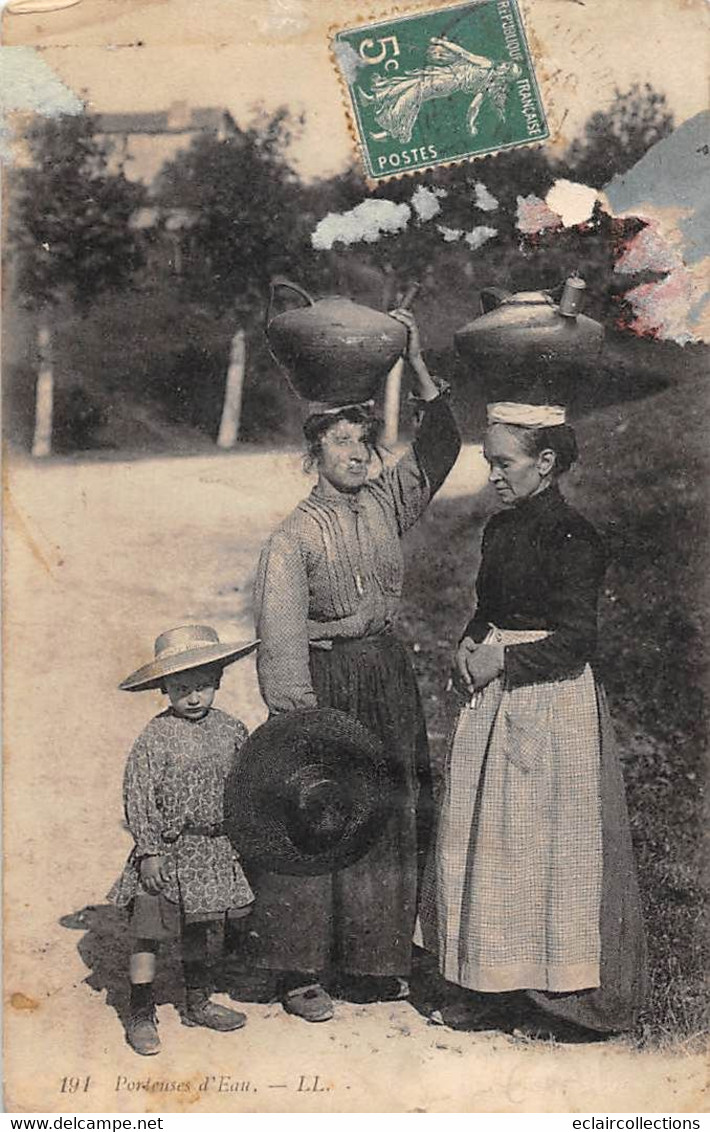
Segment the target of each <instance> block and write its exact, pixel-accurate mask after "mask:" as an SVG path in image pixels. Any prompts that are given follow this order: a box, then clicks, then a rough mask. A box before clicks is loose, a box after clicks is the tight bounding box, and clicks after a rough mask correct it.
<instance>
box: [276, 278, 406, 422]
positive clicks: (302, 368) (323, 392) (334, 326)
mask: <svg viewBox="0 0 710 1132" xmlns="http://www.w3.org/2000/svg"><path fill="white" fill-rule="evenodd" d="M277 287H288V288H290V289H291V290H292V291H295V292H296V294H297V295H299V296H300V297H301V298H302V299H304V300H305V303H306V305H305V306H303V307H298V308H292V309H291V310H285V311H282V312H281V313H280V314H277V315H273V316H272V313H271V312H272V307H273V300H274V292H275V290H276V288H277ZM403 305H404V304H403ZM265 331H266V337H267V339H268V343H269V346H270V348H271V352H272V354H273V355H274V357H275V358H276V360H277V361H278V362H279V363H280V364H281V365H282V366H283V367H284V369H285V371H286V374H287V377H288V380H289V384H290V385H291V388H292V389H293V391H294V393H296V394H297V395H298V396H299V397H302V398H304V399H305V400H307V401H322V402H324V403H326V404H342V403H343V402H344V401H356V402H357V401H369V400H371V399H373V398H375V397H376V396H377V395H378V394H379V392H380V390H381V387H382V383H383V382H384V379H385V377H386V376H387V374H388V373H389V371H390V369H391V368H392V366H393V365H394V363H395V362H396V361H397V358H399V357H400V356H401V354H402V353H403V352H404V350H405V348H406V345H407V331H406V330H405V328H404V326H403V325H402V324H401V322H397V321H396V319H394V318H390V317H389V315H386V314H383V313H382V312H381V311H376V310H372V308H371V307H365V306H361V305H360V304H359V303H354V302H353V301H352V299H346V298H343V297H341V296H337V295H336V296H333V297H331V298H327V299H319V300H318V301H315V300H314V299H312V298H311V296H310V295H309V294H308V292H307V291H304V289H303V287H299V286H298V284H297V283H291V282H290V281H289V280H288V279H283V278H280V277H279V278H277V279H274V280H272V283H271V294H270V296H269V306H268V309H267V313H266V326H265Z"/></svg>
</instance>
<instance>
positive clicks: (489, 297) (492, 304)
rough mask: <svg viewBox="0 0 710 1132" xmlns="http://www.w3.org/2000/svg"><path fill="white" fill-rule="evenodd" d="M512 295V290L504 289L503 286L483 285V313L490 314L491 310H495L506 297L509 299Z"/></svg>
mask: <svg viewBox="0 0 710 1132" xmlns="http://www.w3.org/2000/svg"><path fill="white" fill-rule="evenodd" d="M510 295H511V292H510V291H506V290H504V288H503V287H482V288H481V293H480V295H479V301H480V304H481V314H488V312H489V311H493V310H495V309H496V307H499V306H501V305H502V304H503V303H504V302H505V301H506V299H509V298H510Z"/></svg>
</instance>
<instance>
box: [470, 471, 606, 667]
mask: <svg viewBox="0 0 710 1132" xmlns="http://www.w3.org/2000/svg"><path fill="white" fill-rule="evenodd" d="M605 568H606V562H605V554H604V549H603V545H602V542H601V539H600V537H599V535H598V534H597V532H596V530H595V529H594V527H593V526H592V525H591V523H589V522H588V521H587V520H586V519H585V518H584V517H583V516H582V515H580V514H579V513H578V512H577V511H575V510H574V508H572V507H570V505H569V504H568V503H567V502H566V501H565V500H564V498H563V497H562V495H561V494H560V492H559V489H558V488H557V486H556V485H552V486H550V487H549V488H547V489H546V490H545V491H543V492H541V493H540V494H539V495H535V496H533V497H532V498H530V499H527V500H524V501H523V502H522V503H520V504H518V506H516V507H514V508H512V509H511V510H509V511H501V512H499V513H498V514H497V515H494V516H493V517H492V518H491V519H490V520H489V521H488V523H487V524H486V528H485V531H484V535H483V544H482V549H481V565H480V568H479V572H478V578H477V581H476V593H477V599H478V601H477V607H476V612H475V615H474V617H473V618H472V619H471V620H470V621H469V623H468V625H467V626H466V629H465V630H464V634H463V635H464V636H469V637H471V638H472V639H473V640H474V641H482V640H483V639H484V637H485V636H486V634H487V632H488V630H489V628H490V626H492V625H494V626H496V627H497V628H499V629H546V630H548V636H547V637H545V638H543V639H542V640H539V641H533V642H529V643H525V644H518V645H507V646H506V648H505V661H504V665H505V680H506V683H507V684H508V686H510V687H516V686H520V685H523V684H537V683H540V682H545V681H549V680H561V679H565V678H566V677H569V676H574V675H577V674H578V673H579V672H581V671H582V669H583V668H584V666H585V665H586V664H587V663H589V662H591V661H592V660H593V659H594V656H595V652H596V645H597V606H598V600H599V593H600V590H601V586H602V582H603V578H604V572H605Z"/></svg>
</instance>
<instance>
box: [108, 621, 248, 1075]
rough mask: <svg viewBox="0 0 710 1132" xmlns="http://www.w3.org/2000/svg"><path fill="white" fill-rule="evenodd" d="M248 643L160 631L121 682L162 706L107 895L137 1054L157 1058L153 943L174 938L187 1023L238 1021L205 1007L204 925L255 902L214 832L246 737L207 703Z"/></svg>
mask: <svg viewBox="0 0 710 1132" xmlns="http://www.w3.org/2000/svg"><path fill="white" fill-rule="evenodd" d="M257 643H258V642H257V641H252V642H249V643H246V642H243V643H238V644H223V643H221V642H220V640H219V637H218V636H217V633H216V632H215V631H214V629H211V628H209V627H208V626H206V625H185V626H181V627H180V628H177V629H169V630H168V631H167V632H166V633H162V634H161V636H159V637H158V639H157V640H156V642H155V659H154V660H153V661H151V662H150V663H149V664H146V665H144V666H143V667H142V668H139V669H138V671H137V672H134V673H133V674H132V675H131V676H129V677H127V679H126V680H124V681H123V683H122V684H121V689H122V690H124V691H127V692H140V691H144V690H146V689H148V688H160V689H161V690H162V691H163V692H164V694H165V695H167V697H168V699H169V700H170V707H168V708H167V709H166V710H165V711H163V712H161V713H160V715H157V716H155V718H154V719H152V720H151V721H150V723H149V724H148V726H147V727H146V728H145V729H144V730H143V731H142V732H141V734H140V735H139V736H138V738H137V740H136V742H135V743H134V744H133V748H132V750H131V753H130V755H129V757H128V763H127V765H126V772H125V777H124V785H123V798H124V806H125V811H126V820H127V822H128V827H129V829H130V831H131V833H132V834H133V838H134V841H135V846H134V848H133V850H132V852H131V854H130V856H129V858H128V861H127V863H126V866H125V868H124V870H123V873H122V875H121V877H120V878H119V880H118V881H117V882H116V884H115V885H114V886H113V888H112V889H111V892H110V893H109V894H108V899H109V900H111V901H112V902H113V903H115V904H117V905H118V906H119V907H126V908H128V910H129V914H130V918H131V929H132V937H133V946H132V954H131V959H130V982H131V1001H130V1012H129V1019H128V1024H127V1030H126V1037H127V1040H128V1043H129V1045H131V1046H132V1047H133V1049H134V1050H135V1051H136V1053H139V1054H143V1055H151V1054H156V1053H158V1051H159V1049H160V1039H159V1037H158V1030H157V1026H156V1020H155V999H154V995H153V979H154V977H155V969H156V955H157V952H158V948H159V945H160V942H161V941H162V940H168V939H175V938H180V939H181V943H182V960H183V971H184V975H185V987H186V1013H185V1021H186V1022H187V1024H189V1025H194V1026H207V1027H208V1028H209V1029H211V1030H236V1029H239V1027H240V1026H243V1025H244V1023H245V1022H246V1017H245V1015H244V1014H241V1013H239V1012H238V1011H236V1010H230V1009H228V1008H227V1007H224V1006H220V1005H219V1004H218V1003H215V1002H211V1001H210V986H209V977H208V968H207V931H208V922H209V921H214V920H223V921H224V922H225V925H228V924H229V921H230V920H234V919H237V918H240V917H242V916H244V915H246V914H247V913H248V912H249V911H250V907H251V904H252V902H253V900H254V894H253V893H252V890H251V888H250V887H249V883H248V881H247V879H246V877H245V876H244V873H243V872H242V869H241V866H240V864H239V860H238V858H237V855H236V853H235V851H234V849H233V848H232V845H231V843H230V841H229V839H228V838H227V837H226V836H225V835H224V832H223V817H224V815H223V792H224V784H225V780H226V778H227V775H228V774H229V771H230V769H231V768H232V766H233V764H234V759H235V756H236V753H237V751H238V750H239V748H240V747H241V745H242V743H244V741H245V739H246V738H247V734H248V732H247V729H246V727H245V726H244V724H243V723H241V722H240V721H239V720H238V719H234V718H233V717H232V716H230V715H227V714H226V713H225V712H223V711H220V710H219V709H218V708H214V707H213V706H212V702H213V700H214V697H215V692H216V691H217V689H218V688H219V685H220V681H221V678H222V671H223V669H224V668H225V667H226V665H228V664H232V663H233V662H234V661H235V660H238V659H239V658H240V657H244V656H247V655H248V654H249V653H250V652H252V651H253V650H254V649H255V648H256V645H257Z"/></svg>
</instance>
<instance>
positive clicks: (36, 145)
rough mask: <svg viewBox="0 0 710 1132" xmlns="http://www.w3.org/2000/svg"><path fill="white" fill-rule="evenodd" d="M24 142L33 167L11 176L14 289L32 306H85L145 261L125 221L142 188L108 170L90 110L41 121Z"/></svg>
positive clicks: (105, 148)
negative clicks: (65, 301) (66, 302)
mask: <svg viewBox="0 0 710 1132" xmlns="http://www.w3.org/2000/svg"><path fill="white" fill-rule="evenodd" d="M27 140H28V142H29V145H30V151H31V156H32V164H31V166H30V167H29V168H26V169H20V170H18V171H17V172H16V173H15V176H14V179H13V180H14V184H13V193H12V219H11V229H10V238H11V242H12V246H13V253H14V256H15V259H16V263H17V287H18V290H19V292H20V295H21V297H22V299H23V300H24V301H25V302H26V303H27V304H28V305H30V306H32V307H35V308H37V307H43V306H47V305H51V304H54V303H57V302H61V301H63V300H65V299H69V300H70V301H71V302H73V303H76V304H77V305H78V306H79V307H80V308H82V309H85V308H88V306H89V305H90V304H91V302H92V301H93V300H94V299H95V298H96V297H97V295H98V294H100V293H101V292H102V291H105V290H108V289H111V288H121V287H125V286H126V285H127V284H128V283H129V282H130V281H131V279H132V278H133V275H134V273H135V271H136V269H137V268H138V267H139V266H140V265H141V264H142V262H143V254H142V248H141V243H140V240H139V237H138V235H137V234H136V233H135V232H134V231H132V229H131V228H130V224H129V222H130V219H131V216H132V215H133V213H134V212H135V211H136V209H138V208H139V207H140V205H141V204H142V203H143V200H144V198H145V189H144V187H143V186H142V185H137V184H134V183H132V182H130V181H128V180H127V178H126V176H125V175H124V173H123V171H122V170H121V171H119V172H118V173H110V172H109V171H108V157H109V148H108V145H107V143H105V142H103V141H102V140H101V139H100V138H98V137H97V136H96V122H95V120H94V119H93V118H91V117H89V116H88V115H84V114H79V115H62V116H61V117H59V118H48V119H38V120H37V122H36V123H35V124H34V125H33V126H32V127H31V128H30V130H29V131H28V134H27Z"/></svg>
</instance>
